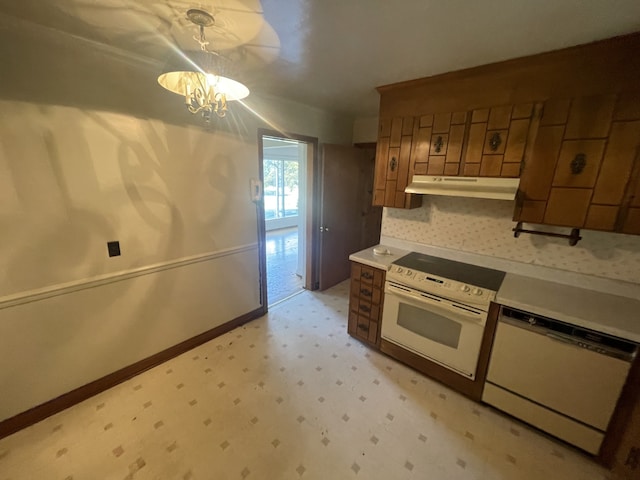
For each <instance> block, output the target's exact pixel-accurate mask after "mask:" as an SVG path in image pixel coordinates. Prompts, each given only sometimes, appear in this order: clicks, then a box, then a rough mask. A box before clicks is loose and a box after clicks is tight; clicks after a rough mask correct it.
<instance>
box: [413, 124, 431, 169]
mask: <svg viewBox="0 0 640 480" xmlns="http://www.w3.org/2000/svg"><path fill="white" fill-rule="evenodd" d="M430 145H431V128H430V127H424V128H423V127H420V128H419V129H418V130H417V131H416V130H414V138H413V141H412V149H413V151H412V153H411V162H412V163H417V162H426V161H427V160H428V159H429V149H430Z"/></svg>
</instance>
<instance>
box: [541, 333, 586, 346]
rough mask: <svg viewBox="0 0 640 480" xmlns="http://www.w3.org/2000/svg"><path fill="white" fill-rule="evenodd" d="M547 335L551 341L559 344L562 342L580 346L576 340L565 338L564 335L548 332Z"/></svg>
mask: <svg viewBox="0 0 640 480" xmlns="http://www.w3.org/2000/svg"><path fill="white" fill-rule="evenodd" d="M545 335H546V336H547V337H548V338H550V339H551V340H555V341H557V342H562V343H566V344H569V345H576V346H577V345H578V342H576V341H575V340H574V339H572V338H568V337H565V336H563V335H558V334H557V333H552V332H547V333H546V334H545Z"/></svg>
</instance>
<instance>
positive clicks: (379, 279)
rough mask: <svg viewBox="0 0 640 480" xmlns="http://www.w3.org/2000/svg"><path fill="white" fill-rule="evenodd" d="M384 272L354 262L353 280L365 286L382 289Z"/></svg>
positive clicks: (352, 268)
mask: <svg viewBox="0 0 640 480" xmlns="http://www.w3.org/2000/svg"><path fill="white" fill-rule="evenodd" d="M383 278H384V272H383V271H382V270H379V269H377V268H373V267H369V266H366V265H362V264H360V263H356V262H353V263H352V264H351V279H352V280H354V281H359V282H361V283H364V284H368V285H373V286H375V287H378V288H382V284H383Z"/></svg>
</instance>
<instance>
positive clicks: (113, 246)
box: [107, 241, 120, 257]
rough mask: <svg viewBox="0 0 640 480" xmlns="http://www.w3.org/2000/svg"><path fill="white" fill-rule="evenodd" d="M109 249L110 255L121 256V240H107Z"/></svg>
mask: <svg viewBox="0 0 640 480" xmlns="http://www.w3.org/2000/svg"><path fill="white" fill-rule="evenodd" d="M107 251H108V252H109V256H110V257H119V256H120V242H118V241H115V242H107Z"/></svg>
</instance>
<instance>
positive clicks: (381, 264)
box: [349, 245, 411, 271]
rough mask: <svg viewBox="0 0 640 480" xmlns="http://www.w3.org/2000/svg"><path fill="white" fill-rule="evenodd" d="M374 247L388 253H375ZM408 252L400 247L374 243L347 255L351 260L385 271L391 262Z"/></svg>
mask: <svg viewBox="0 0 640 480" xmlns="http://www.w3.org/2000/svg"><path fill="white" fill-rule="evenodd" d="M374 248H375V249H376V250H378V249H381V250H383V251H386V252H389V253H386V254H382V255H379V254H377V253H374V251H373V250H374ZM409 253H411V252H410V251H409V250H403V249H401V248H396V247H391V246H387V245H376V246H375V247H370V248H366V249H364V250H361V251H359V252H356V253H352V254H351V255H349V260H353V261H355V262H359V263H363V264H365V265H368V266H370V267H374V268H379V269H381V270H384V271H387V270H389V267H390V266H391V262H393V261H395V260H397V259H399V258H400V257H404V256H405V255H407V254H409Z"/></svg>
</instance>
